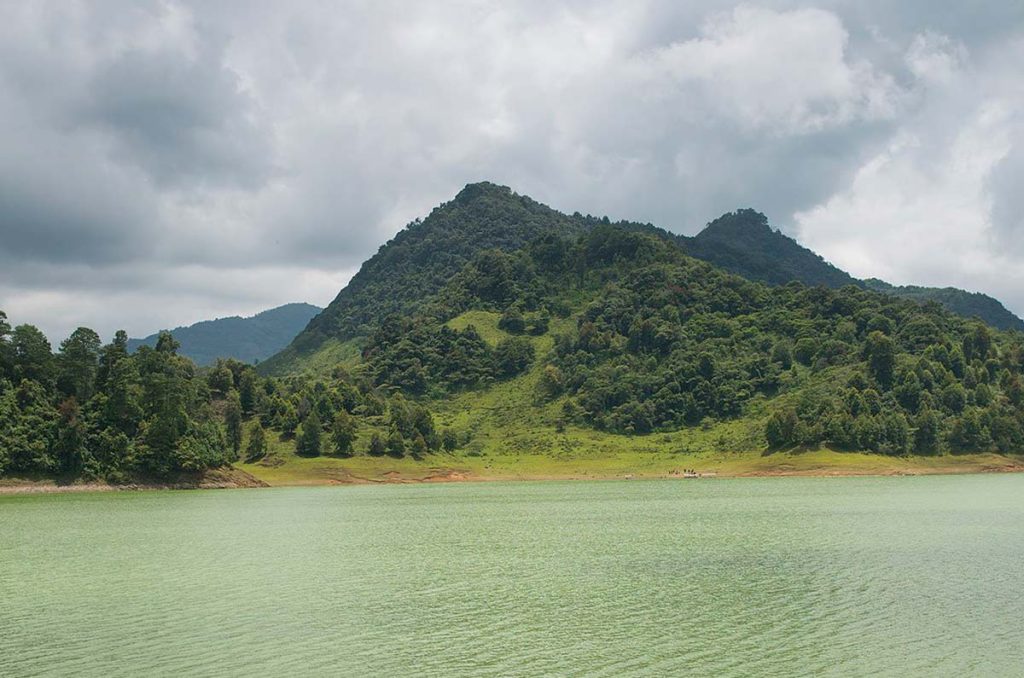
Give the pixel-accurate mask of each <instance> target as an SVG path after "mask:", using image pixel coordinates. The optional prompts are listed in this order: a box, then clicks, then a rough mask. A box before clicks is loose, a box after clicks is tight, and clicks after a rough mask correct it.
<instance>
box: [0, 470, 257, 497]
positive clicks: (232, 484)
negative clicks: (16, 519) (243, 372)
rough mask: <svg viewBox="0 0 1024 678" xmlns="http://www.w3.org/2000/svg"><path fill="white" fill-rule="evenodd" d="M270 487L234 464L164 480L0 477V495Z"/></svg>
mask: <svg viewBox="0 0 1024 678" xmlns="http://www.w3.org/2000/svg"><path fill="white" fill-rule="evenodd" d="M253 487H270V485H269V484H268V483H266V482H265V481H262V480H260V479H259V478H257V477H255V476H253V475H252V474H250V473H246V472H245V471H243V470H242V469H239V468H237V467H229V468H219V469H210V470H209V471H207V472H205V473H203V474H202V475H200V476H198V477H191V478H180V479H178V480H173V481H168V482H132V483H123V484H113V483H105V482H98V481H88V482H72V483H65V484H60V483H58V482H57V481H56V480H52V479H46V480H21V479H18V478H9V479H5V480H0V496H4V495H25V494H65V493H78V492H142V491H153V490H226V489H241V488H253Z"/></svg>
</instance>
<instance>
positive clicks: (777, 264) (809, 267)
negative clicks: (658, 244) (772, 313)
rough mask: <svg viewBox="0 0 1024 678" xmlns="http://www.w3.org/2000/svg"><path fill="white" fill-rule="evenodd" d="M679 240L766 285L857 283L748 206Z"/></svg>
mask: <svg viewBox="0 0 1024 678" xmlns="http://www.w3.org/2000/svg"><path fill="white" fill-rule="evenodd" d="M680 243H681V244H682V246H683V249H684V250H686V253H687V254H689V255H690V256H692V257H696V258H698V259H703V260H704V261H707V262H709V263H711V264H714V265H715V266H718V267H719V268H722V269H725V270H726V271H729V272H730V273H735V274H736V275H739V276H742V277H744V278H746V279H748V280H759V281H762V282H766V283H768V284H770V285H785V284H786V283H788V282H790V281H793V280H797V281H799V282H802V283H804V284H805V285H824V286H826V287H833V288H839V287H842V286H843V285H857V284H859V282H858V281H857V280H856V279H855V278H853V277H852V276H851V275H850V274H849V273H846V272H845V271H841V270H840V269H838V268H836V267H835V266H833V265H832V264H830V263H829V262H827V261H825V260H824V259H823V258H822V257H821V256H819V255H818V254H815V253H814V252H812V251H811V250H809V249H807V248H806V247H803V246H801V245H800V244H799V243H798V242H797V241H796V240H793V239H792V238H790V237H789V236H787V235H784V234H783V233H782V232H781V231H777V230H774V229H772V227H771V226H769V225H768V219H767V218H766V217H765V216H764V215H763V214H761V213H760V212H755V211H754V210H752V209H741V210H737V211H735V212H729V213H727V214H723V215H722V216H720V217H719V218H717V219H715V220H714V221H712V222H711V223H709V224H708V225H707V226H706V227H705V228H704V230H703V231H701V232H700V233H698V234H697V235H695V236H693V237H692V238H686V237H682V238H680Z"/></svg>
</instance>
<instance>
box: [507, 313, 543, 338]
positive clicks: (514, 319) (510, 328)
mask: <svg viewBox="0 0 1024 678" xmlns="http://www.w3.org/2000/svg"><path fill="white" fill-rule="evenodd" d="M498 329H502V330H505V331H506V332H508V333H509V334H522V333H523V332H525V331H526V320H525V319H524V318H523V313H522V311H520V310H519V307H517V306H509V307H508V308H506V309H505V312H504V313H502V314H501V319H500V320H499V321H498ZM541 334H543V332H542V333H541Z"/></svg>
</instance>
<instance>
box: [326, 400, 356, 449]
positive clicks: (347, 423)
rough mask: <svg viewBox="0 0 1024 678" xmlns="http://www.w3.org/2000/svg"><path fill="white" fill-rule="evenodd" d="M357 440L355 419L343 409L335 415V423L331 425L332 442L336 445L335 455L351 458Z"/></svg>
mask: <svg viewBox="0 0 1024 678" xmlns="http://www.w3.org/2000/svg"><path fill="white" fill-rule="evenodd" d="M355 439H356V422H355V419H353V418H352V416H351V415H349V413H348V412H346V411H345V409H344V408H341V409H339V410H338V412H337V414H335V415H334V422H333V423H332V424H331V442H332V443H333V444H334V453H335V454H337V455H339V456H342V457H347V456H350V455H351V454H352V443H353V442H355Z"/></svg>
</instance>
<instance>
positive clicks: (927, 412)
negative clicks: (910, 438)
mask: <svg viewBox="0 0 1024 678" xmlns="http://www.w3.org/2000/svg"><path fill="white" fill-rule="evenodd" d="M914 426H915V431H914V454H922V455H932V454H938V452H939V433H940V426H941V424H940V422H939V417H938V416H937V415H936V414H935V411H934V410H932V409H930V408H929V409H924V408H923V409H922V410H921V413H920V414H919V415H918V416H917V419H916V420H914Z"/></svg>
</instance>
